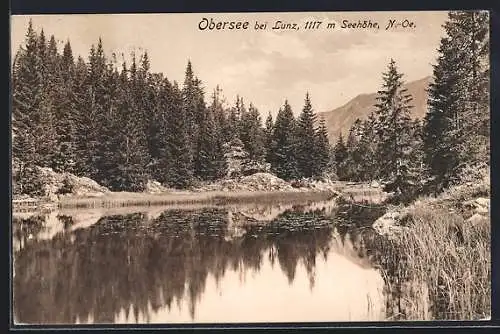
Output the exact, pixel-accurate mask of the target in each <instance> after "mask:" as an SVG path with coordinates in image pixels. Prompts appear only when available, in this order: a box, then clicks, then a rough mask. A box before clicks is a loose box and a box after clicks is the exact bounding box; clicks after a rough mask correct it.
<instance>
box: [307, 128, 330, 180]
mask: <svg viewBox="0 0 500 334" xmlns="http://www.w3.org/2000/svg"><path fill="white" fill-rule="evenodd" d="M331 150H332V148H331V146H330V142H329V140H328V129H327V128H326V124H325V120H324V118H321V119H320V121H319V126H318V129H317V130H316V132H315V143H314V165H313V173H312V175H313V176H321V175H323V174H324V173H325V172H326V171H327V168H328V165H329V163H330V154H331Z"/></svg>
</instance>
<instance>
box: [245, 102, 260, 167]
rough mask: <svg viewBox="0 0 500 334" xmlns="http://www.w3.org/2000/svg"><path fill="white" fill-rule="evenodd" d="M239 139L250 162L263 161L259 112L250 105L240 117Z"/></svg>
mask: <svg viewBox="0 0 500 334" xmlns="http://www.w3.org/2000/svg"><path fill="white" fill-rule="evenodd" d="M240 139H241V141H242V143H243V146H244V148H245V150H246V151H247V152H248V158H249V159H250V160H251V161H255V162H261V161H263V159H264V155H265V148H264V133H263V129H262V120H261V118H260V114H259V111H258V110H257V108H255V107H254V106H253V105H252V104H250V106H249V108H248V111H244V112H243V114H242V116H241V121H240Z"/></svg>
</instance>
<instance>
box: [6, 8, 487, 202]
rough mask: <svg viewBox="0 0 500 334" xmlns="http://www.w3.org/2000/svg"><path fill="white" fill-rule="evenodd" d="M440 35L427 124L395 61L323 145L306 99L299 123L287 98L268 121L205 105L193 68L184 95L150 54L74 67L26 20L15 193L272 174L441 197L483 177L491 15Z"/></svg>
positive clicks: (458, 23) (457, 20)
mask: <svg viewBox="0 0 500 334" xmlns="http://www.w3.org/2000/svg"><path fill="white" fill-rule="evenodd" d="M444 30H445V33H446V34H445V37H443V38H442V40H441V43H440V46H439V49H438V59H437V64H436V65H434V73H433V81H432V83H431V84H430V86H429V88H428V108H427V109H428V110H427V114H426V116H425V118H424V119H423V120H414V119H412V118H411V109H412V107H413V106H412V97H411V95H410V94H409V93H408V92H407V91H406V90H405V89H404V80H403V74H402V73H401V72H400V71H399V69H398V67H397V65H396V63H395V61H394V60H391V61H390V63H389V65H388V68H387V70H386V71H385V72H384V73H383V75H382V88H381V90H380V91H379V92H378V102H377V104H376V105H375V106H374V110H373V112H372V113H371V114H370V115H369V117H368V118H367V119H364V120H359V119H358V120H357V121H356V122H355V123H354V124H353V125H352V127H351V129H350V131H349V132H348V133H346V134H341V135H340V136H339V138H338V140H337V142H336V144H335V145H334V147H330V145H329V142H328V137H327V129H326V126H325V123H324V121H323V120H318V119H317V116H316V114H315V112H314V110H313V107H312V103H311V99H310V97H309V94H306V97H305V102H304V107H303V109H302V111H301V113H300V115H299V116H298V117H294V113H293V111H292V108H291V106H290V105H289V103H288V101H284V104H283V106H282V107H281V108H280V109H279V111H278V113H277V116H276V119H275V120H273V118H272V117H271V114H269V116H268V117H267V119H266V120H265V122H264V124H262V120H261V117H260V113H259V111H258V110H257V108H255V106H254V105H252V103H250V104H248V105H247V104H245V102H244V101H243V98H241V97H239V96H238V97H237V98H236V101H235V102H234V104H233V105H232V106H229V107H228V106H227V104H226V101H225V99H224V98H223V96H222V92H221V89H220V88H219V87H217V88H216V89H215V90H214V92H213V93H212V94H211V96H210V97H209V98H208V99H207V100H208V103H207V102H206V101H205V92H204V89H203V85H202V82H201V80H200V79H199V78H197V77H196V76H195V74H194V71H193V68H192V65H191V63H190V62H188V64H187V67H186V71H185V79H184V82H183V84H182V86H179V85H178V84H177V83H176V82H171V81H169V80H168V79H167V78H165V77H164V76H163V74H161V73H151V71H150V63H149V58H148V54H147V53H144V54H142V55H141V56H139V57H137V58H136V56H135V55H134V56H132V60H131V64H126V63H125V61H123V63H122V64H120V65H118V64H117V60H116V56H115V55H113V57H111V59H108V58H106V56H105V54H104V51H103V45H102V41H101V40H99V42H98V44H97V46H92V48H91V49H90V54H89V57H88V61H87V62H86V61H85V60H84V59H83V58H81V57H78V58H77V59H76V61H75V60H74V58H73V54H72V51H71V45H70V42H69V41H68V42H67V43H66V45H65V46H64V49H63V51H62V54H61V53H59V52H58V49H57V46H56V42H55V38H54V37H53V36H52V37H51V38H50V39H49V41H48V42H47V41H46V39H45V36H44V33H43V31H42V32H41V33H40V34H37V33H36V32H35V31H34V30H33V27H32V25H31V23H30V25H29V27H28V32H27V35H26V43H25V45H24V46H23V47H22V48H20V50H19V51H18V52H17V54H16V56H15V59H14V66H13V80H12V88H13V102H12V107H13V133H14V140H13V156H14V158H15V161H14V162H15V163H16V166H17V168H15V171H16V172H15V173H14V185H15V186H16V188H15V191H16V192H23V193H29V194H37V191H39V189H40V184H38V183H37V178H36V175H35V173H36V168H34V166H45V167H51V168H53V169H54V170H56V171H68V172H72V173H75V174H77V175H81V176H88V177H90V178H92V179H94V180H96V181H97V182H99V183H101V184H103V185H105V186H107V187H109V188H110V189H112V190H132V191H140V190H142V189H144V187H145V184H146V182H147V180H149V179H155V180H158V181H160V182H161V183H163V184H164V185H167V186H171V187H177V188H185V187H188V186H190V185H192V184H193V183H195V182H198V181H213V180H217V179H220V178H223V177H233V176H235V175H236V176H237V175H241V174H250V173H254V172H258V171H271V172H273V173H275V174H276V175H277V176H279V177H281V178H283V179H285V180H296V179H300V178H303V177H306V178H311V177H320V176H323V175H325V174H328V175H332V174H333V173H334V174H335V175H336V177H337V178H338V179H340V180H350V181H371V180H379V181H381V183H382V184H384V187H385V190H387V191H391V192H394V193H396V194H399V195H404V197H405V198H406V200H411V199H412V198H414V197H415V196H417V195H419V194H422V193H430V192H440V191H442V190H443V189H444V188H447V187H449V186H450V185H453V184H457V183H460V182H463V181H464V180H466V179H467V178H469V179H470V178H471V177H472V176H473V174H474V173H475V172H477V171H479V170H481V169H482V168H483V167H487V166H489V59H488V57H489V35H488V33H489V30H488V13H487V12H464V11H460V12H450V13H449V17H448V20H447V22H446V24H445V25H444ZM399 198H401V196H399Z"/></svg>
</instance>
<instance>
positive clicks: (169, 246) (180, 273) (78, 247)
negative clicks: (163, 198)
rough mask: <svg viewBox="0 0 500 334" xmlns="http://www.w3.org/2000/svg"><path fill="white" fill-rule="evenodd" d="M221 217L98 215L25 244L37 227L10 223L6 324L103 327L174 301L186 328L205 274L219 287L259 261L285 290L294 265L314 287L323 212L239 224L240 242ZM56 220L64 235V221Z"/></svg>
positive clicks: (323, 250) (212, 213)
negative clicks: (230, 273) (280, 278)
mask: <svg viewBox="0 0 500 334" xmlns="http://www.w3.org/2000/svg"><path fill="white" fill-rule="evenodd" d="M229 216H230V215H228V210H227V209H203V210H196V211H186V210H168V211H165V212H164V213H162V214H161V215H160V216H159V217H157V218H154V219H152V220H148V218H147V215H146V214H144V213H136V214H127V215H115V216H107V217H103V218H101V219H99V220H98V222H97V223H96V224H94V225H92V226H90V227H88V228H85V229H78V230H75V231H68V232H66V233H58V234H56V235H55V236H54V237H53V238H52V239H50V240H36V238H34V239H33V240H31V242H28V240H27V235H34V234H35V235H36V233H37V231H40V229H41V228H40V219H41V218H40V217H38V218H36V219H34V218H33V219H31V220H26V219H25V220H19V219H18V220H16V219H15V220H14V222H13V224H14V227H15V228H14V237H15V238H17V239H19V240H22V241H23V242H22V244H23V247H21V248H20V249H19V250H18V251H16V252H15V254H14V257H15V277H14V296H15V299H14V314H15V320H16V322H20V323H42V324H43V323H76V322H77V321H78V320H80V321H81V320H82V319H88V318H91V319H93V321H94V322H95V323H113V322H114V321H115V319H116V317H117V315H118V314H119V313H120V312H125V317H126V318H129V316H132V315H133V317H134V318H135V320H136V321H137V320H138V319H139V317H140V316H141V314H142V315H143V316H146V317H147V316H149V314H150V313H151V311H152V312H157V311H158V310H159V309H160V308H163V307H167V308H168V309H169V310H170V309H171V308H172V307H173V304H174V303H177V304H181V302H182V301H183V300H184V299H186V300H187V302H188V305H189V312H190V315H191V318H193V319H194V318H195V315H196V305H197V303H198V302H199V301H200V298H202V295H203V293H204V290H205V285H206V281H207V277H208V276H209V275H211V276H213V277H214V278H215V281H216V282H217V284H219V283H220V280H221V278H222V277H223V276H224V275H225V273H226V271H227V270H228V269H232V270H239V271H241V272H247V271H249V270H250V271H255V272H257V271H259V270H260V268H261V265H262V263H263V261H265V260H269V261H270V262H271V264H273V265H274V263H275V262H276V261H277V262H278V264H279V266H280V267H281V270H282V272H283V273H284V274H285V275H286V277H287V278H288V282H289V283H292V282H293V280H294V277H295V272H296V268H297V264H298V263H299V262H301V263H302V264H303V265H304V267H305V268H306V270H307V273H308V276H309V283H310V286H311V288H312V287H313V286H314V283H315V273H314V270H315V265H316V263H315V261H316V256H317V255H323V256H324V257H325V258H326V256H327V254H328V250H329V247H330V240H331V236H332V231H333V226H332V222H333V217H332V216H331V212H330V211H328V212H327V211H325V210H322V209H321V208H320V209H315V210H314V211H307V210H304V208H301V207H295V208H291V209H288V210H285V211H284V212H282V213H281V214H279V215H277V216H276V217H275V218H274V219H272V220H271V221H266V222H265V223H259V221H258V220H256V219H252V218H251V217H250V218H249V217H248V215H247V216H242V215H240V216H239V218H238V220H239V221H238V222H236V224H237V225H238V226H240V228H241V229H243V233H242V234H239V235H235V236H231V235H229V234H231V231H230V230H229V229H228V225H229V224H235V222H234V221H233V222H230V221H229V219H228V217H229ZM233 216H234V215H233ZM37 219H38V220H37ZM59 219H62V220H63V223H64V224H65V226H71V219H70V218H68V217H67V216H62V217H59ZM221 288H222V289H223V288H224V287H221ZM130 312H132V314H129V313H130ZM145 321H148V319H147V318H146V319H145Z"/></svg>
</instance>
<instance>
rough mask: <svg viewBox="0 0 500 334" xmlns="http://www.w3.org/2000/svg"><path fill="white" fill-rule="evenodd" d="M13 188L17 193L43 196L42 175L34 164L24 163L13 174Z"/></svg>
mask: <svg viewBox="0 0 500 334" xmlns="http://www.w3.org/2000/svg"><path fill="white" fill-rule="evenodd" d="M13 183H14V189H15V193H17V194H25V195H29V196H34V197H38V196H45V195H46V193H45V189H44V182H43V176H42V174H41V172H40V170H39V169H38V168H37V167H35V166H27V165H24V166H22V167H21V168H19V170H18V172H17V173H16V175H14V180H13Z"/></svg>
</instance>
